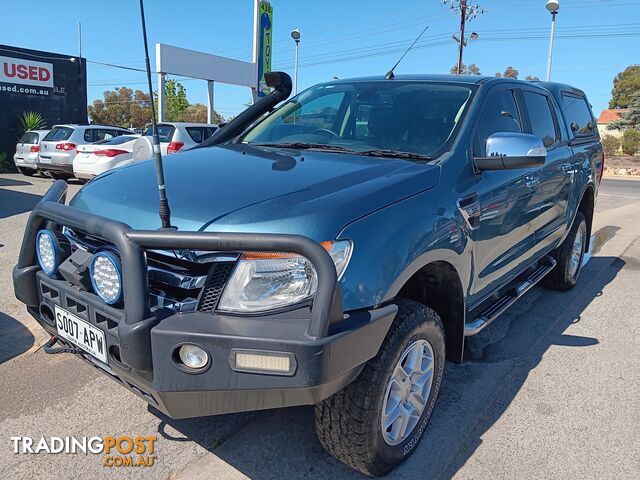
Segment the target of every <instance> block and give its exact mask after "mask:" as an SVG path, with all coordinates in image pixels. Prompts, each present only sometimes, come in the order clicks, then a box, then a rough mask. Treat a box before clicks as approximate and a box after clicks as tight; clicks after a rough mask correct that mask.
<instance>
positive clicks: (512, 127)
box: [473, 90, 522, 157]
mask: <svg viewBox="0 0 640 480" xmlns="http://www.w3.org/2000/svg"><path fill="white" fill-rule="evenodd" d="M477 125H478V126H477V130H476V135H475V139H474V143H473V151H474V154H475V155H476V156H478V157H484V156H485V155H486V143H487V138H489V137H490V136H491V135H493V134H494V133H498V132H513V133H521V132H522V126H521V125H522V121H521V119H520V112H519V111H518V106H517V104H516V99H515V97H514V95H513V90H500V91H498V92H495V93H494V94H493V95H491V97H490V98H489V101H488V103H487V104H486V105H485V106H484V110H483V112H482V114H481V115H480V119H479V121H478V124H477Z"/></svg>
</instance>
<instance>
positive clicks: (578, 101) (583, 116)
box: [562, 92, 596, 138]
mask: <svg viewBox="0 0 640 480" xmlns="http://www.w3.org/2000/svg"><path fill="white" fill-rule="evenodd" d="M562 104H563V107H564V111H565V115H566V117H567V122H568V124H569V125H568V127H569V130H570V131H571V134H572V135H573V137H574V138H580V137H590V136H594V135H595V134H596V122H595V120H594V119H593V114H592V113H591V107H589V104H588V103H587V99H586V98H584V97H582V96H580V95H574V94H569V93H565V92H563V93H562Z"/></svg>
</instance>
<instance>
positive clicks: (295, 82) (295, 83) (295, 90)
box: [293, 40, 300, 95]
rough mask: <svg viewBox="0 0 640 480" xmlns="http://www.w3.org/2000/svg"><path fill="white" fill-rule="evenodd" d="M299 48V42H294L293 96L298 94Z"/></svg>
mask: <svg viewBox="0 0 640 480" xmlns="http://www.w3.org/2000/svg"><path fill="white" fill-rule="evenodd" d="M299 47H300V40H296V68H295V70H294V74H293V78H294V95H297V94H298V48H299Z"/></svg>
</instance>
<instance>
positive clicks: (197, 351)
mask: <svg viewBox="0 0 640 480" xmlns="http://www.w3.org/2000/svg"><path fill="white" fill-rule="evenodd" d="M178 355H179V356H180V361H181V362H182V363H183V364H184V365H185V366H187V367H189V368H194V369H195V368H204V367H205V366H206V365H207V363H209V354H208V353H207V352H206V351H205V350H203V349H202V348H200V347H198V346H196V345H182V346H181V347H180V350H179V351H178Z"/></svg>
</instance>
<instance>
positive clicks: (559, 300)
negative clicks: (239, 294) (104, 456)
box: [0, 175, 640, 480]
mask: <svg viewBox="0 0 640 480" xmlns="http://www.w3.org/2000/svg"><path fill="white" fill-rule="evenodd" d="M50 183H51V181H50V180H45V179H40V178H25V177H21V176H18V175H0V279H1V280H2V287H3V288H2V289H1V290H0V473H1V474H3V477H4V478H11V479H27V478H83V479H86V478H141V477H143V476H144V478H161V479H164V478H170V479H176V478H184V479H189V480H192V479H205V478H206V479H210V478H225V479H235V478H252V479H259V480H263V479H271V478H273V479H282V478H301V477H304V478H313V479H325V478H326V479H334V478H360V477H361V476H360V475H359V474H356V473H354V472H353V471H351V470H349V469H348V468H346V467H344V466H343V465H342V464H340V463H339V462H337V461H335V460H333V459H332V458H331V457H330V456H328V455H327V454H325V453H324V451H323V450H322V448H321V446H320V445H319V443H318V441H317V440H316V437H315V433H314V428H313V418H312V408H311V407H302V408H293V409H282V410H274V411H267V412H257V413H249V414H238V415H226V416H219V417H206V418H201V419H192V420H180V421H175V420H171V419H168V418H165V417H163V416H162V415H160V414H158V413H154V412H153V411H150V410H149V409H148V408H147V405H146V404H145V403H144V402H143V401H142V400H140V399H138V398H137V397H136V396H134V395H133V394H130V393H128V392H127V391H125V390H124V389H122V388H121V387H119V386H117V385H116V384H115V383H114V382H113V381H112V380H110V379H108V378H106V377H105V376H104V375H102V374H101V373H99V372H98V371H96V370H95V369H93V368H92V367H89V366H87V365H86V364H85V363H84V362H81V361H79V360H77V359H75V358H73V357H72V356H70V355H53V356H52V355H46V354H45V353H44V352H43V351H42V350H38V347H39V346H40V345H42V343H43V342H44V341H45V340H46V336H45V335H44V333H43V330H42V329H40V327H39V326H38V325H37V324H36V322H35V321H33V320H32V319H30V317H29V316H28V315H27V314H26V312H25V310H24V308H23V306H22V305H21V304H19V303H18V302H17V301H16V300H15V298H14V297H13V292H12V285H11V269H12V267H13V265H14V264H15V262H16V258H17V254H18V250H19V245H20V240H21V236H22V232H23V228H24V224H25V222H26V219H27V216H28V212H29V210H30V209H31V208H32V207H33V205H34V204H35V203H36V202H37V201H38V199H39V197H40V195H42V193H43V192H44V191H45V190H46V188H47V187H48V185H50ZM77 188H78V186H76V185H73V186H72V187H71V190H72V192H73V191H74V190H75V189H77ZM596 210H597V213H596V217H595V225H594V242H593V243H594V249H593V250H594V251H593V252H592V253H593V255H592V257H591V259H590V261H589V262H588V264H587V265H586V266H585V268H584V271H583V272H582V276H581V278H580V282H579V285H578V286H577V287H576V288H575V289H574V290H572V291H571V292H568V293H558V292H552V291H548V290H544V289H542V288H535V289H533V290H532V291H531V292H529V293H528V294H527V295H526V296H525V297H524V298H523V299H522V300H521V301H520V302H519V303H518V304H517V305H515V306H514V307H512V308H511V309H510V310H509V311H508V312H507V313H505V314H504V315H503V316H502V317H501V318H500V319H499V320H497V321H496V322H495V323H494V324H492V325H491V326H490V327H489V328H487V329H486V330H485V331H483V332H482V333H481V334H480V335H478V336H476V337H473V338H472V339H471V340H470V341H469V342H468V345H467V361H466V362H464V363H463V364H461V365H454V364H447V366H446V369H445V379H444V386H443V389H442V390H441V394H440V398H439V400H438V404H437V406H436V410H435V412H434V417H433V418H432V421H431V422H430V424H429V427H428V428H427V430H426V433H425V437H424V439H423V440H422V442H421V443H420V446H419V447H418V449H417V450H416V452H415V454H414V455H413V456H412V457H411V458H410V459H409V461H408V462H406V463H405V464H404V465H402V466H401V467H400V468H399V469H397V470H396V471H395V472H394V473H393V474H392V475H390V476H389V477H390V478H412V479H413V478H416V477H418V478H425V479H431V478H450V477H455V478H464V479H484V478H491V479H496V478H499V479H501V478H504V479H512V478H536V479H540V478H615V479H620V478H639V477H640V460H639V459H640V441H639V439H638V433H637V432H638V427H639V426H640V403H639V402H638V399H639V398H640V355H639V354H638V351H639V350H640V341H639V338H640V336H639V335H638V334H639V333H640V332H639V328H638V324H639V321H640V295H639V294H638V285H640V222H639V221H638V219H639V218H640V216H639V213H638V212H639V211H640V181H637V180H624V179H615V180H613V179H605V180H604V181H603V186H602V188H601V191H600V196H599V200H598V205H597V209H596ZM18 435H22V436H31V437H34V438H39V437H40V436H61V437H64V436H71V435H76V436H93V435H156V436H157V437H158V440H157V444H156V446H157V451H156V454H157V458H156V462H155V465H154V466H153V467H151V468H148V469H145V470H144V471H143V470H140V469H131V468H120V469H118V468H105V467H103V465H102V461H101V459H100V458H98V457H99V456H98V457H96V456H95V455H71V454H58V455H48V454H39V455H16V454H14V453H12V451H11V443H10V437H11V436H18Z"/></svg>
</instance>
